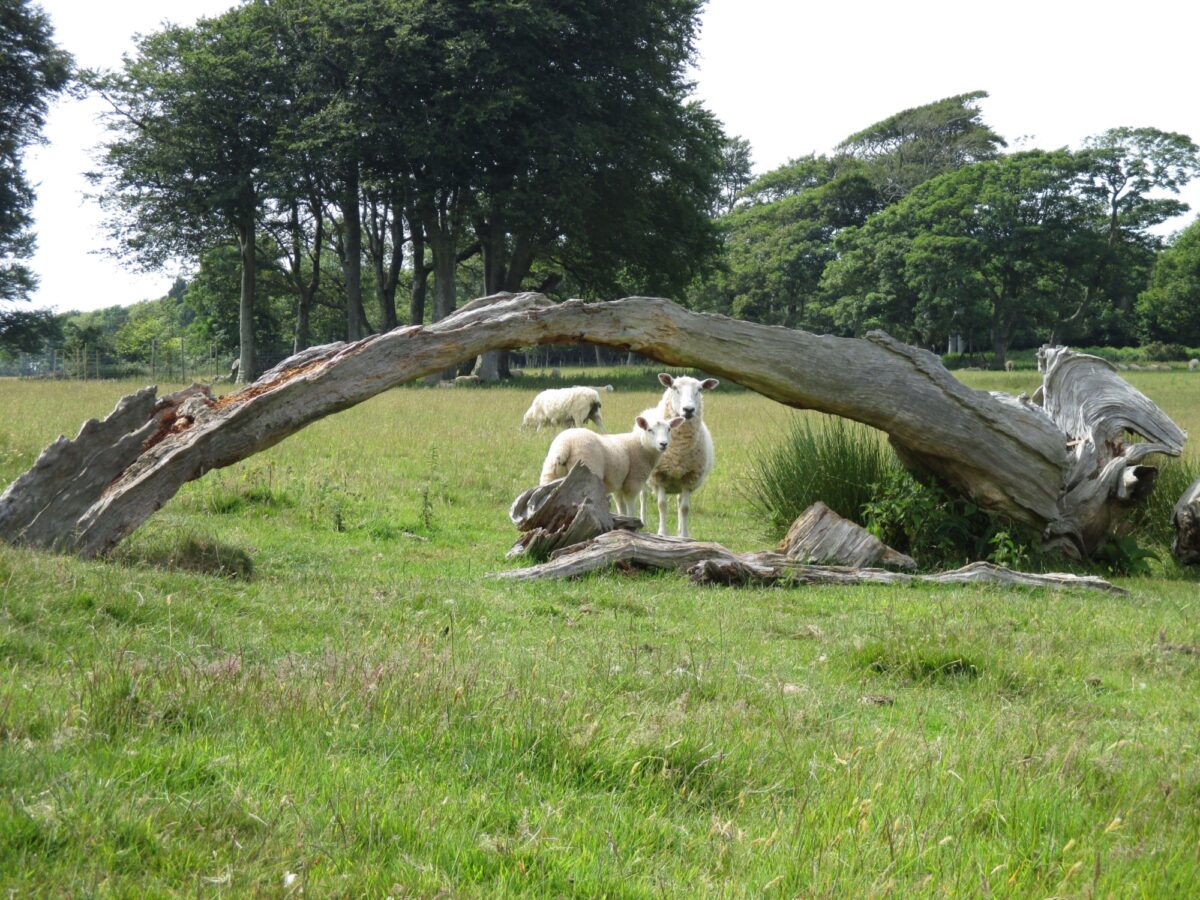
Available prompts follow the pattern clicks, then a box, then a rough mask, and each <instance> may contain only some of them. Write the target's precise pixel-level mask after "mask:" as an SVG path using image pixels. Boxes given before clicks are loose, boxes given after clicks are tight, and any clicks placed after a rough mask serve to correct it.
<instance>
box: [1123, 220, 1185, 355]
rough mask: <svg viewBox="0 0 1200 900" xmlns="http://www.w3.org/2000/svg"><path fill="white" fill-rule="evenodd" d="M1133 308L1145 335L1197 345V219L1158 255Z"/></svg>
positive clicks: (1160, 339)
mask: <svg viewBox="0 0 1200 900" xmlns="http://www.w3.org/2000/svg"><path fill="white" fill-rule="evenodd" d="M1137 310H1138V314H1139V317H1140V319H1141V322H1142V326H1143V328H1144V329H1145V333H1146V335H1147V336H1148V337H1150V338H1152V339H1154V340H1158V341H1172V342H1178V343H1184V344H1186V345H1187V346H1189V347H1200V219H1196V220H1194V221H1193V222H1192V224H1191V225H1189V226H1188V227H1187V228H1185V229H1184V230H1183V231H1182V232H1181V233H1180V234H1179V235H1178V237H1177V238H1176V240H1175V241H1174V243H1172V244H1171V245H1170V246H1169V247H1167V248H1166V249H1165V250H1163V251H1162V253H1160V254H1159V256H1158V260H1157V261H1156V262H1155V264H1154V272H1153V274H1152V275H1151V276H1150V284H1149V286H1148V287H1147V288H1146V290H1144V291H1143V292H1142V294H1141V296H1140V297H1139V298H1138V303H1137Z"/></svg>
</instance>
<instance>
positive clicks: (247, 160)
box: [0, 0, 1200, 379]
mask: <svg viewBox="0 0 1200 900" xmlns="http://www.w3.org/2000/svg"><path fill="white" fill-rule="evenodd" d="M700 7H701V2H700V0H587V2H570V3H562V2H551V0H523V2H521V3H511V4H494V3H469V4H466V3H459V2H455V0H270V2H268V0H249V2H246V3H244V4H242V5H239V6H237V7H235V8H233V9H231V10H230V11H228V12H227V13H225V14H223V15H220V16H217V17H215V18H211V19H201V20H200V21H198V22H197V23H195V24H194V25H190V26H167V27H164V28H163V29H161V30H159V31H157V32H154V33H152V34H149V35H147V36H144V37H142V38H141V39H140V42H139V44H138V47H137V51H136V52H135V53H134V54H133V55H131V56H130V57H129V58H127V59H126V61H125V62H124V64H123V65H122V66H121V68H120V69H118V70H116V71H106V72H81V73H79V74H78V77H79V82H80V83H81V84H82V85H85V86H86V87H87V88H89V89H91V90H94V91H96V92H99V93H100V94H101V95H102V96H103V97H105V98H107V100H108V101H109V106H110V110H109V112H108V113H106V114H105V125H106V127H107V129H108V131H107V135H108V137H107V140H106V141H105V143H104V145H103V147H102V150H101V153H100V155H99V157H98V159H97V164H96V169H95V171H94V172H93V173H92V174H91V179H92V181H93V184H94V186H95V188H96V191H97V194H98V196H99V198H100V201H101V203H102V206H103V209H104V210H105V215H106V222H107V227H108V230H109V232H110V236H112V237H113V238H115V243H116V246H117V247H118V253H119V254H120V255H121V256H123V257H124V258H125V259H126V260H127V261H128V262H129V263H130V264H131V265H135V266H140V267H142V268H146V269H150V270H156V269H161V268H162V267H164V266H166V265H168V264H171V263H173V262H179V261H182V262H183V263H185V264H187V265H188V267H189V268H190V270H191V273H192V274H190V275H189V277H188V278H187V280H186V281H180V282H179V283H177V284H176V286H175V287H174V288H173V289H172V290H171V292H170V293H169V294H168V296H166V297H164V298H162V299H161V300H157V301H153V302H150V303H145V304H138V305H137V306H135V307H132V308H129V309H128V310H127V311H126V312H114V311H109V310H105V311H100V312H99V313H94V314H77V313H72V314H65V315H62V316H58V317H51V316H48V315H47V314H45V313H35V312H30V311H28V310H24V311H22V315H21V316H20V317H18V318H19V320H20V321H21V322H23V323H24V325H23V326H22V328H21V329H20V330H19V331H18V330H17V329H15V328H11V327H10V328H9V330H8V333H7V336H6V335H5V334H4V333H3V332H2V331H0V352H2V348H4V347H7V348H9V349H15V348H24V349H27V350H30V349H35V348H36V347H48V348H50V349H51V350H53V351H54V352H56V353H61V354H64V358H66V359H68V360H70V359H76V358H79V357H81V356H86V353H84V352H83V350H82V348H93V349H95V348H100V347H103V348H105V349H104V352H107V353H110V354H112V355H113V356H117V357H120V358H123V359H127V360H131V361H135V362H139V363H141V364H144V365H150V366H152V367H155V368H157V361H158V360H159V358H160V356H161V354H162V353H163V352H164V349H165V350H166V352H168V353H172V354H174V356H173V357H169V358H176V359H183V358H186V356H187V353H188V350H187V348H189V347H190V348H192V351H191V352H192V353H194V354H199V355H200V356H201V358H212V357H214V356H215V355H222V356H225V357H226V358H228V357H229V356H233V355H236V357H237V358H238V359H239V363H240V371H241V374H242V377H243V378H249V377H252V376H253V375H254V374H255V373H256V372H258V371H261V370H262V369H263V368H264V367H265V366H266V365H270V364H271V363H273V362H275V361H277V360H278V359H280V358H282V357H284V356H286V355H288V354H289V353H291V352H294V351H296V350H300V349H303V348H304V347H306V346H309V345H310V344H313V343H324V342H328V341H332V340H344V339H351V340H353V339H358V338H360V337H363V336H365V335H367V334H370V333H372V332H375V331H381V330H387V329H390V328H393V327H395V326H397V325H398V324H407V323H419V322H426V321H431V320H436V319H439V318H442V317H444V316H445V315H447V314H448V313H449V312H451V311H452V310H453V309H454V308H455V307H456V306H457V305H458V304H459V303H460V302H461V301H462V300H463V299H464V298H469V297H474V296H478V295H479V294H481V293H491V292H495V291H501V290H510V291H516V290H524V289H535V290H541V291H544V292H547V293H550V294H552V295H555V296H560V297H566V296H581V297H585V298H597V297H615V296H622V295H626V294H634V293H641V294H645V293H655V294H664V295H668V296H672V297H675V298H676V299H679V300H681V301H682V302H685V303H687V304H688V305H690V306H692V307H694V308H697V309H703V310H710V311H715V312H721V313H724V314H727V315H732V316H737V317H741V318H747V319H751V320H754V321H759V322H765V323H772V324H780V325H787V326H790V327H802V328H807V329H811V330H817V331H828V332H832V333H837V334H845V335H859V334H863V333H865V332H866V331H868V330H870V329H872V328H883V329H886V330H888V331H890V332H892V333H893V334H896V335H897V336H899V337H902V338H904V339H906V340H909V341H911V342H914V343H917V344H921V345H923V346H927V347H929V348H931V349H937V350H951V351H963V350H967V349H973V350H986V351H987V352H988V353H989V354H990V356H991V358H992V360H993V362H994V364H995V365H1002V364H1003V361H1004V357H1005V355H1006V353H1007V352H1008V350H1009V348H1010V347H1012V346H1029V345H1032V344H1037V343H1041V342H1043V341H1046V340H1062V341H1071V342H1074V343H1081V344H1116V345H1126V344H1130V343H1136V342H1138V341H1142V340H1157V341H1176V342H1181V343H1189V344H1192V345H1197V344H1200V312H1197V309H1200V271H1198V268H1197V267H1198V263H1200V247H1198V246H1197V243H1198V242H1197V240H1194V239H1193V238H1196V237H1197V234H1196V228H1197V227H1198V226H1195V225H1193V226H1192V228H1191V229H1189V230H1188V231H1186V232H1184V233H1183V235H1182V236H1180V237H1179V238H1178V239H1177V240H1175V241H1170V240H1167V239H1164V238H1163V237H1162V236H1161V235H1160V234H1159V232H1158V231H1157V230H1156V229H1157V228H1158V226H1161V224H1162V223H1163V222H1165V221H1167V220H1168V219H1171V218H1173V217H1175V216H1177V215H1179V214H1181V213H1182V212H1184V211H1186V206H1185V205H1184V204H1182V203H1181V202H1180V201H1178V200H1177V199H1176V198H1175V196H1174V195H1175V193H1177V192H1178V190H1179V189H1180V188H1181V187H1182V186H1184V185H1185V184H1186V183H1187V182H1188V181H1189V180H1190V179H1191V178H1193V177H1194V176H1195V175H1196V173H1197V172H1198V171H1200V154H1198V150H1197V147H1196V145H1195V144H1194V143H1193V142H1192V141H1191V140H1190V138H1188V137H1186V136H1184V135H1180V134H1172V133H1168V132H1162V131H1158V130H1156V129H1153V128H1114V129H1112V130H1110V131H1107V132H1105V133H1104V134H1101V135H1097V136H1095V137H1093V138H1090V139H1088V140H1087V141H1086V142H1085V143H1084V145H1083V146H1082V147H1081V148H1080V149H1078V150H1075V151H1068V150H1066V149H1060V150H1051V151H1045V150H1026V151H1020V152H1012V153H1009V152H1007V149H1008V148H1007V145H1006V142H1005V141H1004V139H1003V138H1002V137H1001V136H1000V135H998V134H997V133H996V132H995V131H993V130H992V129H991V128H990V127H989V126H988V125H987V124H986V123H985V122H984V121H983V118H982V113H981V110H980V107H979V103H980V101H981V100H982V99H984V98H985V97H986V94H985V93H983V92H973V93H968V94H962V95H958V96H954V97H949V98H946V99H943V100H939V101H936V102H934V103H930V104H926V105H924V106H920V107H916V108H914V109H909V110H904V111H902V112H899V113H897V114H895V115H893V116H891V117H889V118H887V119H885V120H883V121H881V122H878V123H875V124H874V125H871V126H869V127H868V128H865V129H863V130H862V131H859V132H857V133H856V134H853V135H851V136H849V137H848V138H846V140H845V141H843V142H842V143H841V144H840V145H838V147H836V148H835V149H834V151H832V152H831V153H828V154H823V155H819V156H818V155H811V156H808V157H804V158H800V159H795V160H793V161H791V162H789V163H787V164H786V165H784V166H781V167H780V168H778V169H775V170H773V171H770V172H767V173H765V174H763V175H761V176H759V177H757V178H752V177H751V153H752V148H751V147H750V145H749V143H748V142H747V141H745V140H744V139H742V138H738V137H731V136H728V135H726V134H725V133H724V132H723V130H722V128H721V126H720V124H719V123H718V122H717V121H716V120H715V119H714V118H713V116H712V115H711V114H710V113H708V112H707V111H706V110H705V109H704V108H703V107H701V106H700V105H699V104H698V103H696V102H695V101H693V100H690V99H689V95H690V92H691V87H692V85H691V83H690V82H689V81H688V77H687V73H688V66H689V65H690V64H691V63H692V62H693V61H694V40H695V35H696V31H697V28H698V22H699V19H698V17H699V10H700ZM15 9H16V10H17V11H18V12H19V13H22V14H23V15H24V19H22V20H21V22H22V23H23V24H24V27H25V29H26V31H27V32H28V35H27V38H26V40H25V42H24V43H21V42H13V41H12V40H11V39H9V38H8V36H7V34H8V33H7V32H5V33H4V34H5V40H7V41H8V44H6V45H5V46H4V52H5V53H6V55H10V56H12V57H13V58H14V59H16V58H18V56H19V55H20V54H22V53H23V54H25V56H23V57H21V59H22V61H23V63H24V67H23V68H21V69H20V73H23V74H21V78H23V79H24V80H23V81H22V80H20V79H17V76H16V75H13V74H12V73H11V72H10V69H13V67H12V66H4V67H0V73H2V74H3V77H4V78H14V79H16V80H17V83H16V84H14V85H13V86H12V87H11V90H10V91H9V93H8V94H6V95H5V96H10V95H11V96H23V97H24V98H25V100H24V105H21V106H19V107H18V109H19V110H20V111H22V113H23V118H22V117H21V116H12V117H9V118H8V119H0V121H3V122H8V121H11V122H13V123H15V124H14V126H13V128H12V135H13V136H12V137H9V138H7V139H6V140H8V143H7V144H3V143H0V150H6V148H10V147H19V146H24V145H27V144H28V143H30V142H33V141H35V140H37V139H38V137H37V136H38V133H39V130H40V127H41V124H42V121H43V119H44V114H45V110H46V103H47V102H48V99H49V98H51V97H52V96H53V95H54V94H55V93H57V92H59V91H61V90H63V89H64V88H65V87H66V85H67V83H68V78H69V75H70V60H69V58H67V57H66V56H65V55H64V54H62V53H61V51H59V50H58V49H57V48H55V47H54V45H53V41H52V32H51V30H50V28H49V23H48V22H47V21H46V19H45V17H44V15H43V14H42V13H41V12H40V10H38V9H37V7H35V6H31V5H30V4H29V3H28V0H19V2H18V3H17V4H16V6H15ZM7 14H8V13H6V15H7ZM14 33H17V32H15V31H14ZM39 65H40V66H41V68H39ZM14 71H15V70H14ZM30 73H33V74H30ZM38 73H41V74H40V75H39V74H38ZM6 152H7V155H0V213H3V214H2V215H0V252H4V253H7V254H8V256H7V257H3V258H0V300H9V301H16V300H20V299H23V298H24V297H27V296H28V294H29V292H30V291H31V290H32V287H33V279H32V275H31V274H30V273H29V272H28V270H27V269H26V268H24V267H23V266H21V265H20V263H19V261H18V262H13V259H15V258H17V257H19V256H20V255H21V253H24V254H25V255H28V251H29V250H30V248H31V247H32V236H31V235H30V233H29V225H30V223H29V219H28V209H29V205H30V203H31V201H32V192H31V191H30V190H29V189H28V186H27V185H25V184H24V182H23V180H22V179H21V177H20V175H21V173H20V157H19V154H16V153H13V152H11V151H7V150H6ZM5 173H7V174H5ZM14 173H15V174H14ZM4 178H7V179H8V181H5V180H4ZM14 179H15V180H14ZM6 185H10V186H11V185H16V187H15V188H13V189H12V190H9V192H8V193H7V194H6V193H4V189H5V186H6ZM5 228H7V229H8V230H7V231H6V230H5ZM11 306H13V304H10V307H11ZM4 315H9V316H10V319H11V320H12V321H17V319H15V318H11V317H12V315H13V313H12V309H8V311H7V312H5V311H4V308H0V329H3V328H4V327H6V326H5V325H4V322H5V321H6V320H5V319H3V318H2V316H4ZM14 337H19V340H18V339H14ZM205 353H207V357H204V354H205ZM506 368H507V358H506V355H505V354H502V353H499V352H497V353H492V354H487V355H486V356H485V357H481V358H480V359H479V360H477V361H476V362H475V371H476V372H477V373H478V374H480V375H481V376H482V377H484V378H485V379H492V378H497V377H503V376H504V375H506V374H507V372H506Z"/></svg>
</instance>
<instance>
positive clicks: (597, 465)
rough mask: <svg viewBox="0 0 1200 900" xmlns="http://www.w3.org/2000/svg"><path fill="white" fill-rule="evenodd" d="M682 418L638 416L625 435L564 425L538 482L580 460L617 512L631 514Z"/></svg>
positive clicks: (544, 480) (553, 475)
mask: <svg viewBox="0 0 1200 900" xmlns="http://www.w3.org/2000/svg"><path fill="white" fill-rule="evenodd" d="M682 424H683V418H682V417H681V416H680V417H676V418H673V419H670V420H663V419H657V418H656V419H648V418H646V417H645V416H638V417H637V419H636V420H635V421H634V423H633V431H630V432H629V433H628V434H596V432H594V431H589V430H588V429H586V428H568V429H567V430H566V431H564V432H562V433H561V434H559V435H558V437H556V438H555V439H554V442H553V443H552V444H551V445H550V451H549V452H548V453H547V454H546V462H545V463H544V464H543V465H542V478H541V483H542V484H546V483H547V482H549V481H553V480H554V479H555V478H562V477H563V476H564V475H566V474H567V473H568V472H570V471H571V467H572V466H574V465H575V464H576V463H583V464H584V465H585V466H587V467H588V469H590V470H591V471H592V473H593V474H594V475H596V477H598V478H599V479H600V480H601V481H602V482H604V490H605V492H606V493H609V494H612V495H613V499H614V500H615V501H616V505H617V512H618V513H620V514H621V515H623V516H632V515H633V501H634V500H635V499H637V497H638V495H639V494H640V493H641V492H642V488H643V487H644V486H645V484H646V478H647V477H648V476H649V475H650V470H651V469H653V468H654V464H655V463H656V462H658V459H659V457H660V456H662V453H663V451H664V450H666V449H667V447H668V445H669V444H670V442H671V430H672V429H677V428H679V427H680V426H681V425H682Z"/></svg>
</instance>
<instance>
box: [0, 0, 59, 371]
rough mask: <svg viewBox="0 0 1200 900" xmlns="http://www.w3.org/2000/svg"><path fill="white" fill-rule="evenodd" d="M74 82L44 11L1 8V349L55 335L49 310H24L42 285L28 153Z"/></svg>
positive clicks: (12, 3) (20, 5) (13, 3)
mask: <svg viewBox="0 0 1200 900" xmlns="http://www.w3.org/2000/svg"><path fill="white" fill-rule="evenodd" d="M70 78H71V57H70V56H69V55H68V54H67V53H65V52H63V51H62V50H61V49H59V47H58V46H57V45H56V44H55V43H54V30H53V28H52V27H51V24H50V20H49V18H48V17H47V16H46V13H45V12H44V11H43V10H42V9H41V7H39V6H36V5H35V4H33V3H31V2H29V0H9V2H6V3H4V4H0V350H3V349H9V350H13V349H15V350H33V349H35V348H36V347H37V346H38V345H39V344H40V343H41V341H42V340H43V338H44V337H45V336H46V335H47V334H49V333H51V332H53V331H54V319H53V316H52V315H51V314H49V313H48V312H45V311H30V310H27V309H18V308H16V307H14V306H13V305H12V304H13V303H14V302H16V301H28V300H29V295H30V293H31V292H32V291H33V289H34V288H35V287H36V286H37V279H36V277H35V276H34V274H33V272H31V271H30V269H29V267H28V266H27V265H26V264H25V263H24V262H23V260H25V259H28V258H29V257H30V256H31V255H32V254H33V249H34V236H33V231H32V226H33V221H32V219H31V216H30V211H31V209H32V207H33V201H34V190H33V187H32V186H31V185H30V184H29V182H28V181H27V180H26V178H25V172H24V169H23V162H24V160H23V157H24V152H25V148H27V147H28V146H29V145H31V144H36V143H40V142H41V141H42V140H43V138H42V136H41V132H42V126H43V125H44V124H45V121H46V113H47V111H48V104H49V102H50V100H51V98H53V97H54V96H55V95H56V94H58V93H59V92H61V91H62V90H63V89H64V88H66V86H67V84H68V82H69V80H70Z"/></svg>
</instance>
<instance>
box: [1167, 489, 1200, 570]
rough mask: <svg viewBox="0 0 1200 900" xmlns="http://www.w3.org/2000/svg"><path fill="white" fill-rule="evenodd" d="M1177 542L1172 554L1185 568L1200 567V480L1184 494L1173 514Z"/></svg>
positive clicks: (1172, 548) (1172, 545)
mask: <svg viewBox="0 0 1200 900" xmlns="http://www.w3.org/2000/svg"><path fill="white" fill-rule="evenodd" d="M1171 524H1172V525H1174V526H1175V540H1174V541H1173V542H1172V543H1171V553H1172V554H1173V555H1174V557H1175V558H1176V559H1177V560H1179V562H1180V563H1182V564H1183V565H1185V566H1195V565H1200V478H1197V479H1196V480H1195V481H1194V482H1192V485H1191V487H1189V488H1188V489H1187V490H1186V491H1184V492H1183V496H1182V497H1180V498H1179V502H1178V503H1176V504H1175V509H1174V510H1173V511H1172V512H1171Z"/></svg>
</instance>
